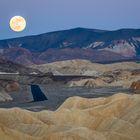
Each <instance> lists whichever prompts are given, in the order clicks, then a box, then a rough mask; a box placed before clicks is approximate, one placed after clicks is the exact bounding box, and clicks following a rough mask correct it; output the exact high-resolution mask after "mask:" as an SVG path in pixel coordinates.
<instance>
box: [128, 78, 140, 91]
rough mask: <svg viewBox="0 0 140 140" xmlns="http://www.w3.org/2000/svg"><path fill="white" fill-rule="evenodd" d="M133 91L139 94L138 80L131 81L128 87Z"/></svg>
mask: <svg viewBox="0 0 140 140" xmlns="http://www.w3.org/2000/svg"><path fill="white" fill-rule="evenodd" d="M130 88H131V89H132V90H133V91H134V92H135V93H139V94H140V80H138V81H136V82H133V83H132V85H131V87H130Z"/></svg>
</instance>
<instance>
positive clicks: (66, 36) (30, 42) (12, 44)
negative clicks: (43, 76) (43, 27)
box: [0, 27, 140, 65]
mask: <svg viewBox="0 0 140 140" xmlns="http://www.w3.org/2000/svg"><path fill="white" fill-rule="evenodd" d="M13 48H15V49H13ZM95 52H96V53H95ZM106 52H107V53H106ZM79 53H80V54H79ZM81 53H82V54H81ZM66 54H67V55H66ZM96 54H97V55H96ZM100 54H102V56H100ZM0 55H1V56H2V57H4V58H6V59H9V60H13V61H16V62H18V63H25V64H28V65H29V64H33V63H36V64H38V63H46V62H52V61H57V60H58V59H59V60H67V59H77V58H78V59H89V60H93V59H94V61H96V62H97V58H100V61H101V58H102V59H103V61H106V60H104V59H107V57H108V58H109V59H110V60H111V61H112V59H113V60H116V59H115V57H116V58H118V59H117V60H120V59H125V60H127V59H130V58H137V57H140V29H120V30H116V31H105V30H98V29H87V28H81V27H77V28H73V29H69V30H62V31H55V32H49V33H44V34H40V35H34V36H27V37H22V38H15V39H8V40H2V41H0ZM105 55H108V56H105ZM109 56H111V57H109ZM125 57H126V58H125Z"/></svg>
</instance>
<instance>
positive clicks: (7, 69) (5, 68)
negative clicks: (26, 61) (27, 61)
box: [0, 58, 40, 74]
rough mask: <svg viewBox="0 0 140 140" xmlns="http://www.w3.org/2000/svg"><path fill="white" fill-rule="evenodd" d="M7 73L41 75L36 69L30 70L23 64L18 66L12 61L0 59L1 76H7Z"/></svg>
mask: <svg viewBox="0 0 140 140" xmlns="http://www.w3.org/2000/svg"><path fill="white" fill-rule="evenodd" d="M6 73H16V74H30V73H40V72H39V71H38V70H36V69H33V68H28V67H25V66H23V65H21V64H16V63H14V62H12V61H9V60H5V59H1V58H0V74H6Z"/></svg>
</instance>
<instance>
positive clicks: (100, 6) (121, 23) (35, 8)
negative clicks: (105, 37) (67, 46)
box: [0, 0, 140, 40]
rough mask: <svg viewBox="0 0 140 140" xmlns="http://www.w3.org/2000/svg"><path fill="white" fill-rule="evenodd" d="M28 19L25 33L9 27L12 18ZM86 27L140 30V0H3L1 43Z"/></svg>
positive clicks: (0, 5)
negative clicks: (14, 30)
mask: <svg viewBox="0 0 140 140" xmlns="http://www.w3.org/2000/svg"><path fill="white" fill-rule="evenodd" d="M16 15H21V16H23V17H24V18H25V19H26V20H27V27H26V29H25V30H24V31H23V32H20V33H16V32H13V31H12V30H11V29H10V27H9V20H10V18H11V17H13V16H16ZM76 27H85V28H93V29H106V30H116V29H120V28H140V0H1V1H0V40H1V39H7V38H15V37H20V36H27V35H36V34H41V33H46V32H50V31H56V30H63V29H70V28H76Z"/></svg>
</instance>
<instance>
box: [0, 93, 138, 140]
mask: <svg viewBox="0 0 140 140" xmlns="http://www.w3.org/2000/svg"><path fill="white" fill-rule="evenodd" d="M139 132H140V95H127V94H122V93H119V94H116V95H113V96H111V97H108V98H97V99H85V98H81V97H71V98H69V99H67V100H66V101H65V102H64V103H63V104H62V105H61V106H60V108H59V109H58V110H56V111H54V112H52V111H42V112H30V111H27V110H22V109H19V108H13V109H0V140H15V139H18V140H25V139H27V140H139V139H140V133H139Z"/></svg>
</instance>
